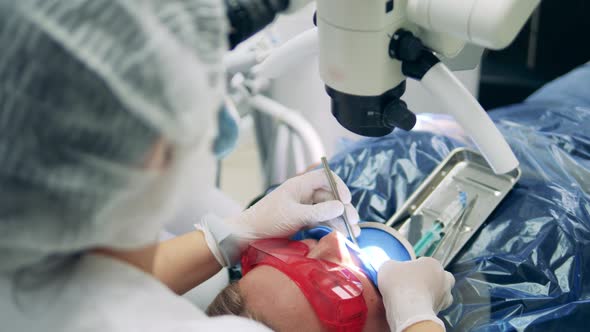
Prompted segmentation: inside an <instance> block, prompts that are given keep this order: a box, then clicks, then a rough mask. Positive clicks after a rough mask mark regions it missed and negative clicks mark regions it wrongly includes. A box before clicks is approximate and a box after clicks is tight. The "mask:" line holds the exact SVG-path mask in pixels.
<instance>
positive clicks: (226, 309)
mask: <svg viewBox="0 0 590 332" xmlns="http://www.w3.org/2000/svg"><path fill="white" fill-rule="evenodd" d="M207 315H209V316H212V317H213V316H223V315H235V316H242V317H247V318H251V319H255V318H254V317H253V315H252V314H251V313H250V312H248V310H247V309H246V301H245V300H244V297H243V296H242V293H241V292H240V287H239V285H238V283H237V282H233V283H231V284H230V285H229V286H227V287H225V288H224V289H223V290H222V291H221V293H219V294H217V296H216V297H215V299H214V300H213V302H211V304H210V305H209V306H208V307H207Z"/></svg>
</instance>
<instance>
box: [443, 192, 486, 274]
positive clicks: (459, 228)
mask: <svg viewBox="0 0 590 332" xmlns="http://www.w3.org/2000/svg"><path fill="white" fill-rule="evenodd" d="M477 199H478V196H477V195H476V196H475V197H474V198H473V199H472V200H471V202H469V205H467V207H466V208H465V209H464V210H463V212H462V213H461V216H460V217H459V221H457V222H456V223H455V225H454V227H453V230H452V231H453V232H452V235H451V234H449V236H448V237H446V241H445V240H444V239H443V241H441V243H439V245H438V247H437V250H438V249H439V248H443V247H444V246H445V245H446V242H447V241H451V244H450V246H449V247H448V248H445V254H444V256H443V258H442V260H441V263H442V264H443V266H446V264H448V263H450V259H451V258H452V257H451V254H452V253H453V251H455V247H456V246H457V241H458V240H459V237H461V235H462V233H463V228H464V225H465V220H467V217H468V216H469V214H470V213H471V211H472V210H473V207H474V206H475V204H476V203H477ZM434 254H436V251H435V252H434V253H433V255H434Z"/></svg>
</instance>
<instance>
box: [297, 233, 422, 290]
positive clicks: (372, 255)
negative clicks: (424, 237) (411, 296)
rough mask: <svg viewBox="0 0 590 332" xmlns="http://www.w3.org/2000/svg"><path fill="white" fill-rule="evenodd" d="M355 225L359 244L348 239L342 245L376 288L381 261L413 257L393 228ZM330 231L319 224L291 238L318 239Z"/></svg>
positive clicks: (408, 245)
mask: <svg viewBox="0 0 590 332" xmlns="http://www.w3.org/2000/svg"><path fill="white" fill-rule="evenodd" d="M359 225H360V227H361V235H360V236H359V237H358V238H357V241H358V243H359V246H358V247H357V246H356V245H355V244H354V243H352V242H351V241H348V240H347V241H346V245H347V247H348V250H349V251H350V253H351V254H352V256H354V257H355V258H356V259H357V261H358V265H359V267H360V268H361V270H363V272H364V273H365V275H367V277H368V278H369V279H370V280H371V282H372V283H373V284H374V285H375V287H377V271H379V268H380V267H381V265H383V263H385V262H386V261H388V260H395V261H401V262H403V261H409V260H412V259H415V258H416V255H415V254H414V250H413V248H412V246H411V245H410V243H409V242H408V241H407V240H406V239H405V238H404V237H403V236H402V235H401V234H399V233H398V232H397V231H396V230H394V229H393V228H391V227H388V226H385V225H383V224H380V223H374V222H363V223H361V224H359ZM331 232H332V229H331V228H329V227H326V226H319V227H315V228H312V229H309V230H304V231H301V232H299V233H297V234H296V235H295V236H293V238H292V239H293V240H297V241H299V240H304V239H315V240H319V239H321V238H322V237H324V236H326V235H328V234H330V233H331Z"/></svg>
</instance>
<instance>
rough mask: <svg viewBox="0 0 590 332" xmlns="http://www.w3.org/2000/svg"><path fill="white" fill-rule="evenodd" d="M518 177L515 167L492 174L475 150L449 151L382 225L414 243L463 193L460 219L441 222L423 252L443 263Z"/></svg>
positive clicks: (469, 236)
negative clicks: (427, 250) (439, 235)
mask: <svg viewBox="0 0 590 332" xmlns="http://www.w3.org/2000/svg"><path fill="white" fill-rule="evenodd" d="M520 176H521V171H520V169H518V168H517V169H515V170H513V171H512V172H510V173H508V174H502V175H498V174H495V173H494V171H493V170H492V169H491V168H490V166H489V165H488V163H487V162H486V161H485V159H484V158H483V157H482V156H481V155H480V154H479V153H477V152H475V151H472V150H469V149H465V148H460V149H456V150H453V151H452V152H451V153H450V155H449V156H448V157H447V158H446V159H445V160H443V161H442V163H441V164H440V165H439V166H438V167H437V168H436V169H435V170H434V171H433V172H432V173H431V174H430V175H429V176H428V178H426V180H425V181H424V183H423V184H422V185H421V186H420V187H419V188H418V189H417V190H416V192H414V194H412V195H411V196H410V197H409V198H408V200H407V201H406V202H405V203H404V205H403V206H402V207H401V208H400V209H398V211H397V212H396V213H395V215H393V217H391V219H390V220H389V221H388V222H387V223H386V225H388V226H390V227H394V228H397V229H398V230H399V232H400V233H402V235H404V236H405V237H406V238H407V239H408V241H409V242H410V243H411V244H412V245H415V244H416V243H417V242H418V240H419V239H420V238H421V237H422V236H424V235H425V234H426V232H427V231H428V230H430V229H431V228H432V227H433V226H434V224H435V222H436V221H437V220H439V219H440V218H441V214H442V213H443V211H445V208H446V207H448V206H449V205H450V204H451V203H452V202H453V200H456V199H457V197H459V194H460V193H461V192H463V193H465V194H466V197H467V199H466V208H465V209H464V210H465V211H464V212H463V214H462V218H461V219H462V220H458V221H456V222H455V223H449V224H448V225H445V227H444V228H443V232H444V233H443V234H444V235H443V237H442V239H441V240H440V241H439V242H438V243H437V244H435V245H434V246H433V250H431V254H429V255H427V256H432V257H434V258H436V259H438V260H440V261H441V262H442V263H443V265H445V266H447V265H449V264H450V262H451V261H452V260H453V259H454V258H455V256H456V255H457V254H458V253H459V251H460V250H461V249H462V248H463V247H464V246H465V244H466V243H467V242H468V241H469V240H470V239H471V237H473V235H475V233H476V232H477V230H478V229H479V228H480V227H481V225H482V224H483V223H484V222H485V220H486V219H487V218H488V217H489V216H490V214H491V213H492V212H493V211H494V209H495V208H496V207H497V206H498V205H499V204H500V202H501V201H502V200H503V199H504V197H505V196H506V195H507V194H508V193H509V192H510V190H512V188H513V187H514V185H515V184H516V183H517V182H518V180H519V179H520ZM459 206H461V205H459ZM447 210H448V209H447ZM451 232H453V233H451ZM454 235H456V236H454Z"/></svg>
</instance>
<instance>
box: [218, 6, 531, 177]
mask: <svg viewBox="0 0 590 332" xmlns="http://www.w3.org/2000/svg"><path fill="white" fill-rule="evenodd" d="M226 1H229V2H231V1H240V0H226ZM241 1H245V0H241ZM275 2H276V3H277V5H275V7H277V8H278V7H286V6H287V4H286V2H285V0H282V1H279V0H275V1H269V3H275ZM316 2H317V12H316V17H314V22H315V24H316V26H317V28H315V29H312V30H309V31H307V32H304V33H303V34H301V35H300V36H297V37H295V38H294V39H293V40H291V41H288V42H287V43H285V44H283V45H282V46H281V47H279V48H278V49H276V50H275V51H273V53H272V54H271V55H270V56H269V57H268V58H266V60H265V61H264V62H262V63H261V64H259V65H258V66H256V67H255V68H254V71H253V72H254V73H255V74H256V75H258V76H261V77H267V78H275V77H278V76H280V75H281V74H282V73H283V72H284V71H286V70H287V69H288V68H289V67H293V66H294V65H296V64H297V62H299V61H303V59H305V58H306V57H308V56H310V55H314V56H315V55H317V54H318V53H319V71H320V76H321V78H322V80H323V81H324V83H325V85H326V91H327V93H328V95H329V96H330V98H331V100H332V107H331V108H332V114H333V115H334V116H335V118H336V119H337V120H338V122H339V123H340V124H341V125H342V126H343V127H345V128H346V129H348V130H350V131H352V132H354V133H357V134H360V135H363V136H371V137H380V136H385V135H387V134H389V133H391V132H392V131H393V130H394V129H395V128H401V129H403V130H411V129H412V128H413V127H414V125H415V123H416V115H415V114H414V113H413V112H412V111H411V110H409V109H408V106H407V104H406V103H405V102H404V101H403V100H402V96H403V94H404V92H405V89H406V79H407V78H408V77H409V78H412V79H415V80H417V81H419V82H420V83H421V84H422V86H423V87H425V88H426V90H428V91H429V92H430V93H431V94H432V96H433V97H434V98H435V100H436V101H438V102H439V105H440V106H441V107H440V109H439V110H432V111H438V112H440V113H447V114H450V115H452V116H453V117H454V118H455V120H456V121H457V122H458V123H459V124H460V125H461V126H462V127H463V129H464V130H465V131H466V133H467V134H468V135H469V136H470V137H471V138H472V139H473V141H474V143H475V145H476V146H477V147H478V148H479V149H480V151H481V152H482V154H483V155H484V157H485V158H486V160H487V161H488V163H489V164H490V165H491V167H492V168H493V169H494V171H495V172H496V173H507V172H509V171H511V170H513V169H515V168H516V167H518V160H517V159H516V157H515V156H514V153H513V152H512V150H511V149H510V147H509V146H508V143H507V142H506V141H505V139H504V137H503V136H502V135H501V133H500V132H499V131H498V129H497V128H496V126H495V125H494V124H493V122H492V121H491V119H490V118H489V116H488V115H487V113H486V112H485V111H484V110H483V108H482V107H481V105H480V104H479V103H478V102H477V100H475V98H474V97H473V96H472V95H471V94H470V93H469V91H468V90H467V89H466V88H465V87H464V86H463V85H462V84H461V82H460V81H459V80H458V79H457V78H456V77H455V76H454V75H453V74H452V72H451V70H459V69H462V70H465V69H474V68H475V67H476V66H477V63H478V62H479V61H478V60H479V57H480V56H481V53H479V54H477V53H475V54H472V55H466V54H467V53H466V52H464V49H465V48H466V45H468V44H469V45H477V46H480V47H484V48H489V49H502V48H505V47H507V46H508V45H509V44H510V43H511V42H512V41H513V40H514V38H516V36H517V34H518V32H519V31H520V30H521V29H522V27H523V26H524V24H525V23H526V21H527V20H528V18H529V17H530V16H531V14H532V13H533V11H534V10H535V8H536V7H537V6H538V5H539V3H540V0H317V1H316ZM279 3H280V4H279ZM269 19H272V18H269ZM474 57H475V58H476V59H474ZM453 59H459V61H454V63H455V65H453V66H450V68H449V66H447V65H446V64H445V63H451V60H453ZM457 63H459V67H457V65H456V64H457Z"/></svg>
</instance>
